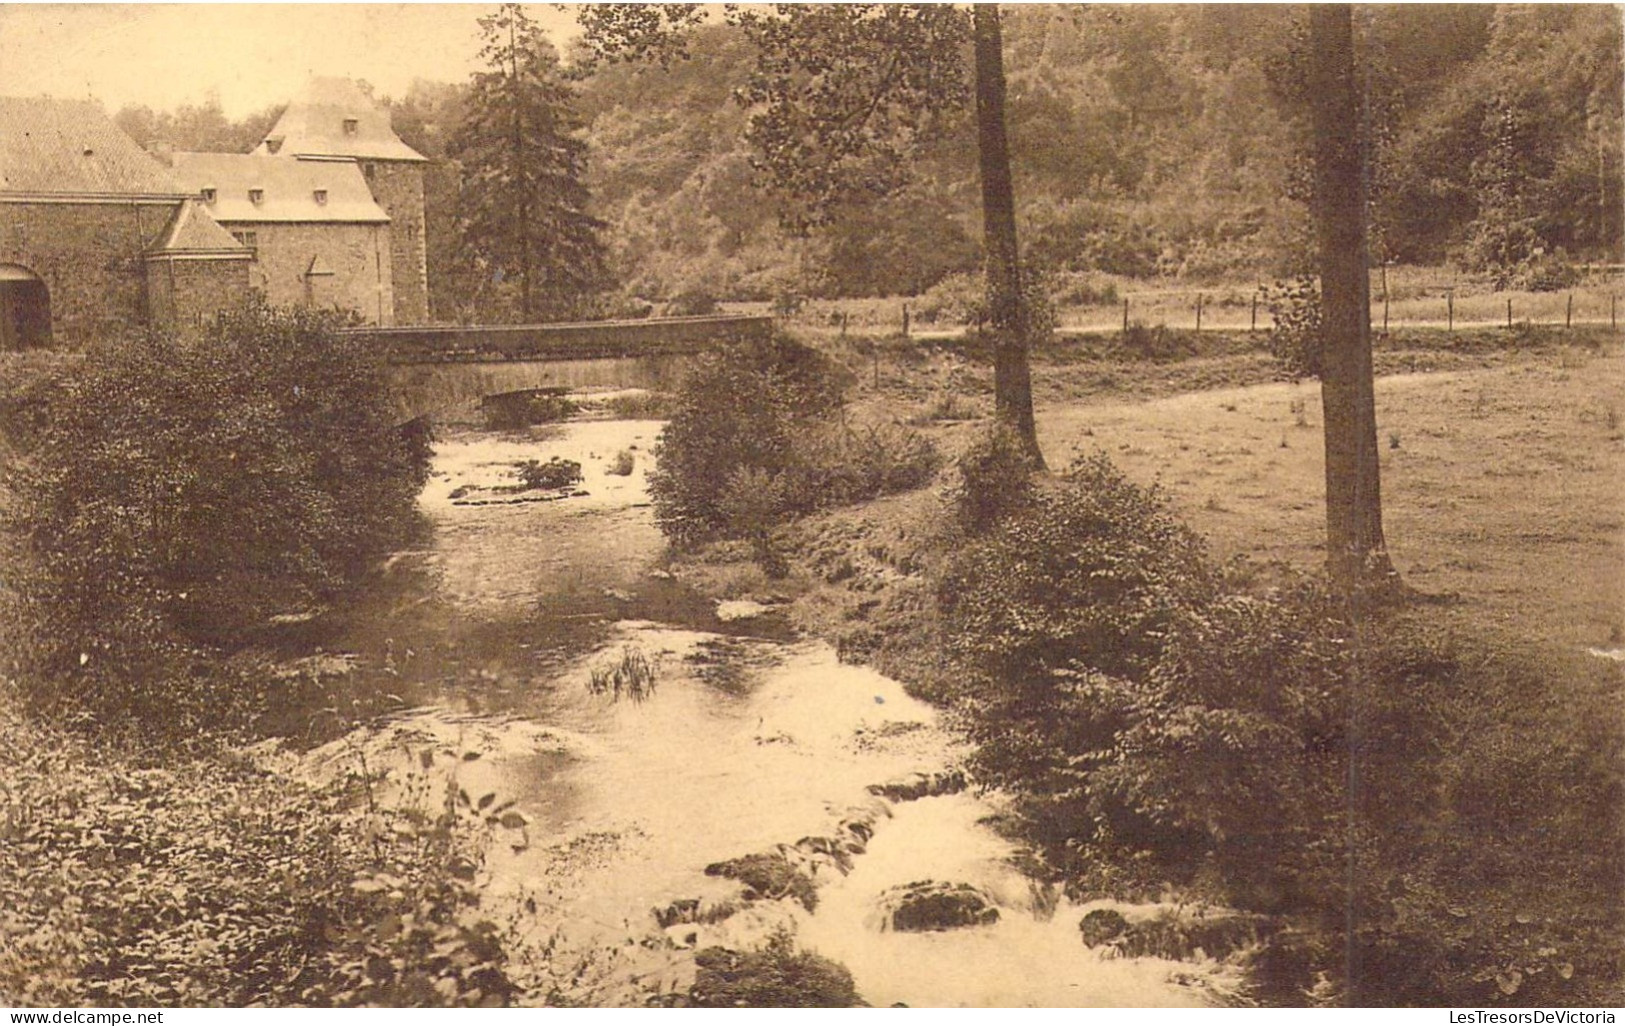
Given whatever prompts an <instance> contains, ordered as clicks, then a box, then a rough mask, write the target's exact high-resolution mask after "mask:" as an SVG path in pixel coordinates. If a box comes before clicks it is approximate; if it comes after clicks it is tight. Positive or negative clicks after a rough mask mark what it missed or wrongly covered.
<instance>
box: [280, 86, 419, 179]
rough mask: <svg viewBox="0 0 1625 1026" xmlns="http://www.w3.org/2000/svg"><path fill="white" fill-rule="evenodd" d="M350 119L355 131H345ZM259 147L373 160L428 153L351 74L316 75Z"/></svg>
mask: <svg viewBox="0 0 1625 1026" xmlns="http://www.w3.org/2000/svg"><path fill="white" fill-rule="evenodd" d="M346 120H353V121H354V122H355V130H354V132H353V133H352V132H346V131H345V122H346ZM254 152H255V153H258V154H265V155H275V156H296V157H304V156H318V157H361V158H364V159H368V160H413V161H421V160H425V159H426V158H425V157H424V156H423V155H422V154H420V153H418V151H416V150H414V149H412V147H410V146H408V145H406V144H405V143H403V142H401V139H400V136H398V135H396V134H395V129H394V128H393V127H391V126H390V123H389V112H388V111H387V110H384V109H383V108H381V107H379V106H378V105H377V104H375V103H374V102H373V101H372V99H371V98H369V97H368V96H367V94H366V93H363V92H362V91H361V87H360V86H358V85H357V84H356V83H355V82H354V81H352V80H351V79H348V78H313V79H311V80H310V83H309V84H308V85H306V86H305V89H304V91H303V92H301V93H300V94H299V95H298V96H297V97H295V98H294V100H293V102H291V103H289V104H288V109H287V110H285V111H283V113H282V117H281V118H279V119H278V120H277V123H276V126H275V127H274V128H272V129H271V130H270V131H269V132H267V133H266V134H265V141H263V142H261V143H260V144H259V146H258V147H256V148H255V150H254Z"/></svg>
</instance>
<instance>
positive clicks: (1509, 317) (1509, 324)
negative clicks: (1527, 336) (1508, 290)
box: [1507, 296, 1512, 328]
mask: <svg viewBox="0 0 1625 1026" xmlns="http://www.w3.org/2000/svg"><path fill="white" fill-rule="evenodd" d="M1507 327H1509V328H1510V327H1512V297H1511V296H1508V297H1507Z"/></svg>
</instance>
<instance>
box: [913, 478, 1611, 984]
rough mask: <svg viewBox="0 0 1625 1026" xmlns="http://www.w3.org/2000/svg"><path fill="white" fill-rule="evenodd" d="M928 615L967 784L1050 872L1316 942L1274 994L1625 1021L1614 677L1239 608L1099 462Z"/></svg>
mask: <svg viewBox="0 0 1625 1026" xmlns="http://www.w3.org/2000/svg"><path fill="white" fill-rule="evenodd" d="M937 608H938V611H939V613H940V615H941V616H942V618H943V627H944V631H945V635H946V638H947V641H948V649H949V652H950V654H951V657H952V665H951V666H950V667H948V668H947V671H946V672H947V674H948V675H949V676H950V677H952V678H953V679H954V680H955V681H956V682H957V696H956V697H957V699H958V707H959V715H960V716H961V717H962V722H964V723H965V724H966V726H967V729H968V733H969V734H970V737H971V739H972V740H973V741H974V742H975V743H976V746H977V747H976V751H975V754H974V755H973V757H972V768H973V770H974V771H975V775H976V776H977V778H978V779H979V780H980V781H981V782H983V783H986V784H992V785H994V786H997V787H999V788H1001V789H1002V790H1004V791H1006V792H1007V793H1009V794H1010V795H1011V796H1012V797H1013V798H1014V799H1015V808H1016V810H1017V811H1018V812H1019V814H1020V817H1021V821H1022V823H1023V824H1024V830H1025V832H1026V833H1027V835H1028V837H1029V839H1030V840H1031V841H1032V842H1034V844H1035V845H1036V846H1037V848H1038V850H1040V851H1041V852H1043V853H1044V854H1045V856H1046V858H1047V859H1048V860H1049V862H1050V864H1051V865H1053V866H1054V867H1056V869H1057V870H1059V871H1060V872H1062V873H1063V874H1065V875H1068V876H1071V877H1073V878H1074V879H1078V878H1088V877H1093V878H1095V879H1096V880H1101V879H1103V877H1102V874H1101V873H1099V871H1098V868H1097V867H1100V866H1102V865H1111V864H1115V865H1125V864H1138V865H1140V866H1141V867H1142V868H1141V871H1140V872H1141V875H1142V876H1143V877H1145V879H1146V882H1153V881H1155V880H1157V879H1175V880H1183V881H1186V882H1188V883H1194V882H1195V881H1197V880H1199V879H1203V878H1205V879H1207V880H1208V883H1206V884H1204V885H1203V886H1206V887H1210V888H1211V887H1214V886H1218V887H1219V889H1220V894H1218V895H1217V896H1218V897H1220V898H1222V899H1223V900H1226V901H1229V902H1232V903H1235V904H1238V905H1241V906H1243V907H1246V908H1251V909H1256V910H1259V911H1265V912H1271V913H1277V914H1283V915H1287V916H1290V917H1293V918H1295V919H1297V920H1298V921H1300V922H1307V923H1310V924H1313V925H1314V931H1313V932H1314V935H1315V936H1317V937H1319V938H1320V941H1318V942H1317V943H1316V944H1313V945H1309V946H1308V948H1306V949H1299V953H1300V954H1301V952H1302V950H1313V951H1318V952H1319V954H1318V955H1310V956H1305V958H1304V959H1303V960H1302V961H1301V963H1300V964H1297V966H1296V969H1295V970H1293V971H1292V972H1289V973H1287V974H1286V975H1287V976H1289V977H1290V979H1291V983H1290V984H1289V985H1288V986H1287V987H1286V988H1285V989H1284V990H1279V991H1276V992H1274V993H1273V994H1271V995H1270V997H1271V998H1272V999H1274V1000H1283V1001H1286V1002H1289V1003H1298V1002H1301V1001H1303V1000H1304V999H1305V988H1307V987H1308V986H1309V983H1310V982H1311V980H1312V979H1313V977H1314V975H1315V974H1316V973H1324V974H1325V975H1326V977H1327V978H1328V979H1329V980H1331V981H1333V983H1334V984H1335V987H1334V991H1333V992H1334V993H1336V994H1337V995H1338V996H1340V997H1342V998H1345V999H1348V1000H1352V1001H1355V1002H1357V1003H1360V1004H1377V1005H1382V1004H1405V1003H1427V1004H1437V1003H1442V1002H1454V1001H1462V1002H1477V1003H1484V1002H1486V1001H1510V1002H1514V1003H1517V1004H1528V1003H1529V1002H1530V1001H1534V1002H1536V1003H1559V1004H1563V1003H1582V1004H1583V1003H1591V1002H1597V1001H1602V1002H1605V1003H1606V1001H1609V1000H1612V999H1613V997H1617V992H1615V991H1614V990H1612V989H1611V988H1613V987H1614V986H1615V985H1616V984H1617V973H1616V971H1615V969H1614V968H1613V967H1612V962H1611V956H1610V955H1609V952H1611V951H1614V950H1617V946H1618V944H1619V941H1620V939H1621V936H1622V935H1625V905H1622V902H1621V899H1620V896H1619V894H1618V892H1617V887H1614V886H1613V885H1612V884H1611V883H1610V882H1611V881H1617V880H1618V879H1619V876H1620V873H1621V872H1622V871H1625V852H1622V848H1621V842H1620V838H1621V837H1622V836H1625V819H1622V809H1625V802H1622V798H1625V770H1622V766H1621V760H1620V754H1619V753H1620V752H1621V751H1622V750H1625V726H1622V724H1621V722H1620V721H1619V718H1618V717H1617V715H1613V714H1611V713H1608V712H1606V710H1611V709H1615V708H1617V703H1618V702H1619V701H1620V699H1621V696H1622V695H1625V679H1622V678H1625V674H1622V673H1621V672H1620V668H1619V666H1618V665H1617V664H1615V663H1610V662H1605V661H1603V660H1599V659H1596V658H1592V657H1585V656H1583V655H1566V654H1565V655H1561V656H1559V655H1557V654H1554V653H1550V652H1546V651H1536V650H1535V649H1536V647H1537V646H1533V645H1532V644H1531V643H1530V642H1529V641H1527V640H1523V639H1513V638H1500V637H1498V636H1492V635H1485V634H1482V633H1477V634H1474V633H1467V634H1463V633H1460V632H1456V633H1449V632H1443V631H1440V630H1438V629H1436V628H1434V627H1433V626H1432V625H1431V624H1429V622H1428V618H1427V617H1426V616H1425V615H1423V614H1422V613H1421V612H1420V611H1419V612H1415V613H1411V612H1405V611H1395V610H1381V609H1351V608H1349V607H1347V606H1345V605H1344V604H1343V603H1342V602H1341V601H1338V600H1335V599H1334V598H1333V597H1332V596H1331V594H1330V593H1328V592H1327V591H1326V590H1325V589H1324V588H1323V587H1322V586H1321V585H1319V584H1318V583H1317V582H1315V581H1314V580H1313V579H1306V580H1303V581H1301V582H1298V583H1293V584H1289V585H1288V586H1286V587H1282V588H1278V589H1275V590H1274V591H1271V592H1269V593H1265V594H1249V593H1247V592H1246V590H1245V589H1243V588H1241V587H1240V586H1239V582H1235V581H1231V580H1228V579H1227V575H1226V574H1225V573H1223V572H1222V571H1221V570H1220V568H1217V567H1214V566H1213V565H1212V564H1211V563H1210V562H1209V560H1208V559H1207V557H1206V556H1205V555H1204V554H1203V552H1202V549H1201V546H1200V545H1199V544H1198V543H1197V541H1196V540H1195V538H1194V537H1193V536H1192V535H1190V533H1189V532H1188V531H1187V530H1186V529H1185V528H1184V527H1183V526H1182V525H1180V524H1179V523H1178V522H1177V520H1175V519H1174V518H1173V517H1172V515H1171V514H1170V513H1169V512H1168V510H1167V508H1166V506H1165V504H1164V503H1163V501H1162V500H1161V498H1160V496H1158V495H1157V493H1156V492H1155V491H1146V490H1143V489H1140V488H1138V487H1137V486H1134V485H1132V484H1130V483H1129V482H1127V481H1126V480H1124V479H1123V478H1122V477H1121V476H1120V475H1118V474H1117V472H1116V471H1115V470H1114V469H1112V468H1111V466H1110V464H1109V463H1107V462H1106V461H1105V460H1104V459H1103V458H1098V457H1097V458H1095V459H1092V460H1088V461H1085V462H1084V463H1082V464H1081V465H1079V466H1078V467H1075V468H1074V469H1073V471H1072V472H1071V474H1070V475H1069V476H1068V477H1067V478H1066V479H1064V480H1063V481H1061V482H1060V483H1058V484H1056V485H1054V486H1043V487H1040V488H1038V489H1036V490H1035V492H1034V494H1033V495H1032V497H1031V498H1030V499H1029V500H1028V501H1027V502H1025V503H1022V504H1020V505H1019V506H1018V507H1016V508H1014V509H1012V510H1010V511H1007V512H1005V513H1004V514H1003V515H1002V516H1001V517H998V518H996V519H995V520H994V521H993V522H992V523H991V525H990V526H988V527H987V528H986V529H985V532H984V533H982V534H981V535H979V536H978V535H975V534H974V533H973V534H972V535H971V536H970V538H969V541H968V542H967V544H965V545H964V547H963V548H962V550H961V551H959V552H957V553H956V554H955V555H954V557H953V558H952V559H951V560H950V563H949V566H948V568H947V569H946V571H945V572H944V574H943V576H942V579H941V583H940V587H939V591H938V605H937ZM1137 853H1138V855H1139V856H1149V861H1147V860H1146V859H1145V858H1144V857H1140V858H1137V857H1136V855H1137ZM1106 876H1107V877H1109V874H1106ZM1214 880H1217V881H1218V883H1217V884H1215V883H1214V882H1213V881H1214ZM1108 886H1109V885H1108ZM1350 910H1353V912H1354V917H1353V920H1352V932H1350V931H1349V930H1348V929H1346V923H1345V916H1346V915H1347V914H1348V913H1349V911H1350ZM1284 950H1286V949H1285V948H1278V949H1277V950H1275V951H1272V952H1271V954H1270V955H1269V956H1268V958H1267V959H1266V963H1267V964H1273V965H1275V967H1276V968H1279V963H1280V962H1281V961H1282V960H1283V959H1284V958H1285V956H1284V955H1282V954H1281V952H1282V951H1284ZM1347 953H1352V955H1353V961H1345V954H1347ZM1271 960H1274V961H1273V962H1271ZM1287 960H1288V961H1290V960H1289V959H1287ZM1350 968H1351V969H1352V971H1351V972H1346V971H1345V970H1347V969H1350ZM1264 975H1266V976H1267V975H1269V974H1268V973H1266V974H1264Z"/></svg>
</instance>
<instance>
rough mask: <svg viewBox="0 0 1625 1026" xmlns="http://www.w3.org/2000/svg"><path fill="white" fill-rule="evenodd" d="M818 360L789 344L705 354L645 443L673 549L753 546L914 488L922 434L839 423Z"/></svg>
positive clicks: (926, 449) (830, 374)
mask: <svg viewBox="0 0 1625 1026" xmlns="http://www.w3.org/2000/svg"><path fill="white" fill-rule="evenodd" d="M835 379H836V371H835V370H834V368H833V366H832V365H831V364H830V363H829V361H828V360H827V358H825V357H823V356H821V355H819V354H817V353H815V352H813V351H812V350H810V349H806V348H805V347H802V346H799V345H796V344H794V343H789V342H782V341H781V342H776V343H774V344H772V345H770V346H766V347H760V348H755V347H741V348H736V349H733V350H730V351H728V352H725V353H722V354H718V355H714V356H708V357H705V358H703V359H702V360H701V361H700V362H699V364H698V365H697V366H696V367H695V368H694V369H693V370H692V371H691V372H690V373H689V374H688V376H687V377H686V378H685V380H684V382H683V386H682V388H681V389H680V390H679V392H678V394H677V396H676V398H675V400H674V405H675V409H674V410H673V411H672V415H671V419H670V421H669V422H668V423H667V425H666V430H665V431H664V432H663V433H662V434H661V437H660V441H659V443H657V445H656V447H655V467H654V469H653V470H652V471H650V474H649V486H650V492H651V494H652V495H653V498H654V507H655V519H656V521H657V522H658V523H659V524H660V527H661V529H662V530H663V531H665V533H666V535H667V536H668V537H670V538H671V539H672V540H673V541H676V542H678V543H679V544H690V543H693V542H698V541H703V540H706V539H710V538H715V537H723V536H730V537H744V538H748V539H751V540H752V541H753V542H754V543H755V544H756V545H757V547H758V553H759V554H765V553H766V551H767V550H766V548H765V543H766V538H767V534H768V532H770V531H771V530H772V528H773V527H774V526H776V525H778V524H780V523H783V522H785V521H786V520H788V519H789V518H791V517H794V516H797V515H800V514H803V513H809V512H812V511H814V510H817V509H823V508H827V507H830V506H837V505H842V504H845V503H851V502H857V501H860V500H864V499H873V498H876V497H878V496H881V495H885V494H888V493H892V492H898V491H904V490H907V489H910V488H918V487H920V486H921V485H923V484H925V483H926V482H927V481H929V480H930V479H931V476H932V475H933V474H934V473H935V472H936V469H937V467H938V464H939V459H938V456H937V452H936V449H935V448H934V447H933V446H932V445H931V444H930V442H929V441H928V440H926V439H925V438H924V437H923V436H921V435H919V434H918V433H916V432H913V431H910V430H908V429H907V428H903V427H900V426H898V425H893V424H877V425H869V426H857V427H852V426H848V425H846V424H844V423H841V422H839V421H838V420H837V418H836V414H837V412H838V411H839V409H840V405H841V396H840V392H839V391H838V389H837V388H836V386H835V384H834V381H835Z"/></svg>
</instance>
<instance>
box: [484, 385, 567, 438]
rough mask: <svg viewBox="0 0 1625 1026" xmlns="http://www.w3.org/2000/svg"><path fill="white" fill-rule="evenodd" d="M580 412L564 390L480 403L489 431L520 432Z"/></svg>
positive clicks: (506, 396) (506, 395) (487, 399)
mask: <svg viewBox="0 0 1625 1026" xmlns="http://www.w3.org/2000/svg"><path fill="white" fill-rule="evenodd" d="M579 409H580V406H578V405H577V404H576V403H575V402H574V401H573V400H571V399H570V398H569V397H568V396H566V395H565V394H564V390H563V389H552V388H532V389H526V390H525V391H522V392H506V393H503V394H502V395H492V396H486V397H485V398H484V399H482V400H480V410H481V412H483V413H484V414H485V426H486V428H487V429H489V430H491V431H522V430H524V429H525V428H528V427H535V426H536V425H537V424H556V423H558V422H559V421H561V420H569V419H570V418H571V417H573V416H575V415H576V412H577V411H578V410H579Z"/></svg>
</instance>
